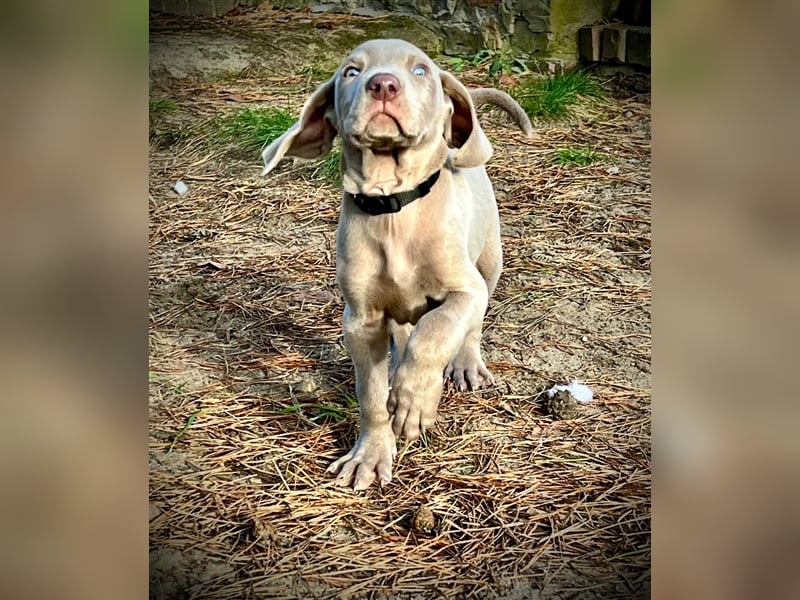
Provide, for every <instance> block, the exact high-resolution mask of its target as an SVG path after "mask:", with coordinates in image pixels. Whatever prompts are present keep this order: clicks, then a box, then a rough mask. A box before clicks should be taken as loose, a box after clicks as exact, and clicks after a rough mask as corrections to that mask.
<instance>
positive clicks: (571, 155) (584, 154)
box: [554, 147, 605, 167]
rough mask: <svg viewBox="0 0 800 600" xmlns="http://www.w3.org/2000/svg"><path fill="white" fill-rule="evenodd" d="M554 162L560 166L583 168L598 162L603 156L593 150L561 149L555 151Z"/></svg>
mask: <svg viewBox="0 0 800 600" xmlns="http://www.w3.org/2000/svg"><path fill="white" fill-rule="evenodd" d="M554 154H555V156H554V160H555V161H556V162H557V163H560V164H562V165H578V166H581V167H585V166H586V165H590V164H592V163H596V162H600V161H602V160H604V159H605V156H604V155H603V154H601V153H600V152H598V151H597V150H595V149H593V148H588V147H587V148H561V149H559V150H556V151H555V153H554Z"/></svg>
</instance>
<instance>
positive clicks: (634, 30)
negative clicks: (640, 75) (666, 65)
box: [626, 27, 650, 67]
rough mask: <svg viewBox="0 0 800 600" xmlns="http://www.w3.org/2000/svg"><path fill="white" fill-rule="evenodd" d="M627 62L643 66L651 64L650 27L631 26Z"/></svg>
mask: <svg viewBox="0 0 800 600" xmlns="http://www.w3.org/2000/svg"><path fill="white" fill-rule="evenodd" d="M627 41H628V46H627V49H626V62H627V63H629V64H632V65H640V66H643V67H649V66H650V28H649V27H629V28H628V40H627Z"/></svg>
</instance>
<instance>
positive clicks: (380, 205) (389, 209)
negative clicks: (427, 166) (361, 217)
mask: <svg viewBox="0 0 800 600" xmlns="http://www.w3.org/2000/svg"><path fill="white" fill-rule="evenodd" d="M439 173H441V171H436V172H435V173H434V174H433V175H431V176H430V177H428V178H427V179H426V180H425V181H423V182H422V183H420V184H419V185H418V186H417V187H416V188H414V189H413V190H408V191H407V192H398V193H397V194H389V195H388V196H368V195H367V194H350V197H351V198H352V199H353V202H355V203H356V206H357V207H358V208H360V209H361V210H363V211H364V212H365V213H367V214H370V215H385V214H388V213H396V212H399V211H400V209H401V208H403V207H404V206H405V205H406V204H411V203H412V202H413V201H414V200H417V199H418V198H422V197H424V196H427V195H428V192H430V191H431V188H432V187H433V186H434V184H435V183H436V180H437V179H439Z"/></svg>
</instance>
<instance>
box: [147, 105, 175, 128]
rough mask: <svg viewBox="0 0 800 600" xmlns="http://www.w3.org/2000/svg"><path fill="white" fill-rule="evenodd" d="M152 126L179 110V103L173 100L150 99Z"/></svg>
mask: <svg viewBox="0 0 800 600" xmlns="http://www.w3.org/2000/svg"><path fill="white" fill-rule="evenodd" d="M149 109H150V110H149V116H150V126H151V127H152V126H153V125H154V124H155V123H156V122H158V121H159V120H161V119H162V118H163V117H165V116H166V115H168V114H171V113H174V112H175V111H177V110H178V103H177V102H176V101H175V100H173V99H172V98H150V106H149Z"/></svg>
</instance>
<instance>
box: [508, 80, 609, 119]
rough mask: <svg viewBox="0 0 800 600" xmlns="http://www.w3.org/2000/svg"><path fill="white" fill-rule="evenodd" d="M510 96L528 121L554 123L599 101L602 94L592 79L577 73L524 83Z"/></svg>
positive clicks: (512, 91)
mask: <svg viewBox="0 0 800 600" xmlns="http://www.w3.org/2000/svg"><path fill="white" fill-rule="evenodd" d="M511 95H512V96H513V97H514V98H515V99H516V100H517V102H519V103H520V105H521V106H522V108H524V109H525V112H527V113H528V115H530V116H531V117H539V118H541V119H544V120H548V121H555V120H558V119H564V118H568V117H571V116H573V115H574V114H575V109H576V108H577V107H578V106H579V105H580V104H582V103H584V102H586V101H587V100H591V99H595V100H602V99H604V98H605V92H604V91H603V87H602V86H601V85H600V82H598V81H597V80H596V79H595V78H593V77H592V76H591V75H589V74H588V73H586V72H585V71H583V70H581V69H575V70H573V71H565V72H563V73H559V74H558V75H553V76H548V77H543V78H542V77H539V78H532V79H527V80H525V81H523V82H521V83H520V84H519V85H517V86H516V87H514V88H513V89H512V90H511Z"/></svg>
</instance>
